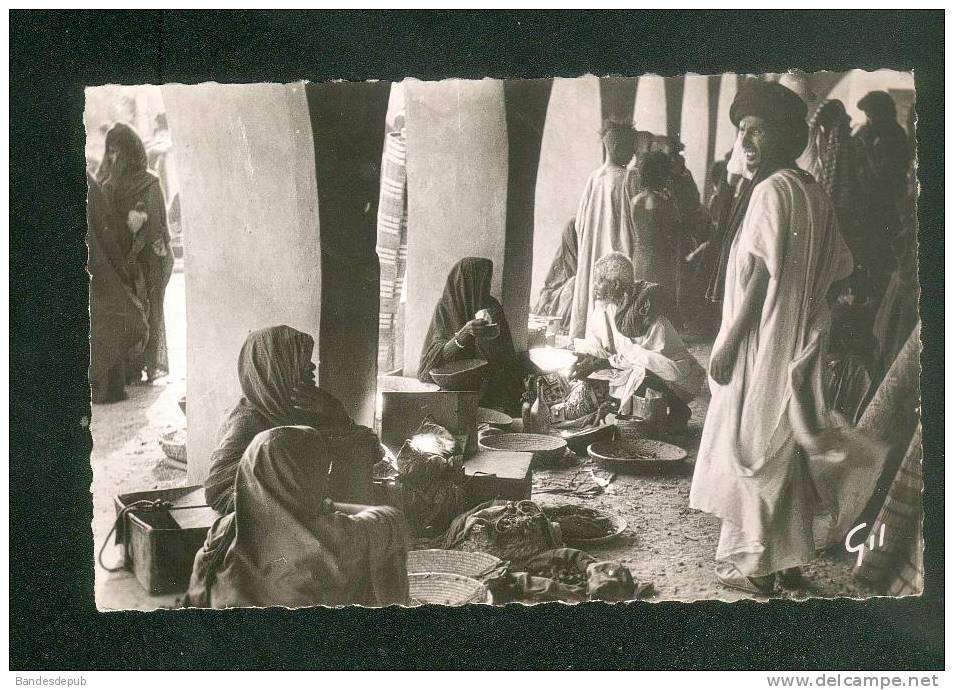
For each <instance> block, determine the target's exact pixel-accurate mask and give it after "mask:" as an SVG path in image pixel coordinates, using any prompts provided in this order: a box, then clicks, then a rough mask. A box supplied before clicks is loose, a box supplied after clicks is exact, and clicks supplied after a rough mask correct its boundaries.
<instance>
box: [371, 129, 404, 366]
mask: <svg viewBox="0 0 954 690" xmlns="http://www.w3.org/2000/svg"><path fill="white" fill-rule="evenodd" d="M406 157H407V143H406V140H405V137H404V130H401V131H399V132H390V133H388V135H387V137H386V138H385V141H384V156H383V160H382V163H381V196H380V200H379V203H378V239H377V247H376V249H377V253H378V261H379V262H380V266H381V283H380V292H381V309H380V316H379V322H378V371H381V372H388V371H392V370H394V369H398V368H401V367H403V365H404V323H403V322H404V308H403V305H402V296H403V292H404V279H405V276H406V272H407V169H406V167H405V160H406Z"/></svg>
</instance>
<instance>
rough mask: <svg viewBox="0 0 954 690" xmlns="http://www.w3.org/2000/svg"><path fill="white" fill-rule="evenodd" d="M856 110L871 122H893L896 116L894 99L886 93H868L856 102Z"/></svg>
mask: <svg viewBox="0 0 954 690" xmlns="http://www.w3.org/2000/svg"><path fill="white" fill-rule="evenodd" d="M858 109H859V110H861V111H862V112H863V113H864V114H865V115H867V116H868V119H870V120H871V121H873V122H877V121H882V120H894V119H896V118H897V116H898V110H897V106H895V104H894V99H893V98H891V94H889V93H888V92H887V91H869V92H868V93H866V94H865V95H864V97H863V98H862V99H861V100H860V101H858Z"/></svg>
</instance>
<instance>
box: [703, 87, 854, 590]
mask: <svg viewBox="0 0 954 690" xmlns="http://www.w3.org/2000/svg"><path fill="white" fill-rule="evenodd" d="M805 115H806V107H805V103H804V102H803V101H802V100H801V98H799V97H798V96H797V95H796V94H795V93H794V92H792V91H790V90H788V89H787V88H785V87H784V86H782V85H781V84H778V83H774V82H761V81H754V80H753V81H752V82H749V83H748V84H747V85H745V86H743V88H742V89H740V90H739V93H738V94H737V96H736V98H735V101H734V102H733V104H732V108H731V111H730V117H731V120H732V123H733V124H734V125H736V126H737V127H738V128H739V134H740V136H741V137H742V147H743V149H744V154H745V163H746V165H747V166H748V168H749V170H750V171H757V174H756V176H755V177H756V179H757V180H760V181H759V182H758V184H757V185H755V187H754V188H753V190H752V197H751V201H750V202H749V205H748V209H747V210H746V212H745V217H744V219H743V221H742V225H741V227H740V229H739V232H738V234H737V235H736V237H735V239H734V241H733V244H732V247H731V251H730V256H729V260H728V266H727V270H726V279H725V281H726V282H725V296H724V300H723V310H722V326H721V329H720V331H719V335H718V336H717V337H716V340H715V343H714V345H713V348H712V358H711V361H710V368H709V376H710V381H709V383H710V388H711V389H712V401H711V403H710V405H709V411H708V416H707V418H706V422H705V427H704V429H703V433H702V442H701V446H700V448H699V453H698V459H697V461H696V467H695V473H694V475H693V479H692V489H691V491H690V494H689V504H690V506H691V507H692V508H696V509H698V510H703V511H705V512H707V513H711V514H713V515H715V516H717V517H719V518H721V519H722V532H721V535H720V539H719V545H718V547H717V550H716V560H717V561H719V564H718V565H717V567H716V574H717V576H718V577H719V579H720V581H721V582H722V583H723V584H725V585H727V586H730V587H735V588H739V589H744V590H747V591H750V592H755V593H770V592H772V591H774V588H775V586H776V583H778V584H780V585H781V586H783V587H796V586H798V584H799V580H800V578H801V573H800V571H799V570H798V568H799V566H802V565H804V564H806V563H808V562H809V561H811V560H812V559H813V557H814V553H815V542H814V536H813V522H814V518H815V517H816V516H817V515H820V514H824V513H832V512H834V511H837V506H832V505H825V501H823V500H822V499H821V498H820V496H821V495H822V494H823V493H827V494H829V495H830V493H831V492H821V493H820V492H819V491H818V490H817V489H816V482H815V481H814V480H813V470H812V465H813V464H814V462H815V461H814V460H813V458H816V457H817V456H819V455H820V454H821V453H822V451H823V450H824V449H822V448H819V447H814V446H815V444H816V439H819V438H823V437H824V435H823V434H821V432H822V431H823V428H824V427H825V426H826V425H827V423H828V419H829V415H828V411H827V408H826V406H825V401H824V396H823V392H822V391H823V389H822V385H821V375H822V359H823V357H824V354H825V353H824V349H825V344H826V341H827V337H828V332H829V328H830V312H829V304H828V297H829V291H830V289H831V287H832V285H833V283H835V282H837V281H840V280H842V279H844V278H847V277H848V276H849V275H850V274H851V271H852V264H853V262H852V257H851V253H850V252H849V250H848V248H847V246H846V245H845V243H844V241H843V240H842V237H841V234H840V233H839V231H838V228H837V225H836V221H835V214H834V210H833V207H832V204H831V201H830V200H829V198H828V196H827V194H826V193H825V192H824V190H823V189H822V187H821V186H820V185H819V184H818V183H817V182H815V181H814V180H813V179H812V177H811V176H810V175H808V174H807V173H805V172H803V171H802V170H799V169H798V167H797V166H796V164H795V159H796V158H797V157H798V156H799V155H800V154H801V153H802V151H803V150H804V148H805V145H806V142H807V134H808V128H807V125H806V122H805Z"/></svg>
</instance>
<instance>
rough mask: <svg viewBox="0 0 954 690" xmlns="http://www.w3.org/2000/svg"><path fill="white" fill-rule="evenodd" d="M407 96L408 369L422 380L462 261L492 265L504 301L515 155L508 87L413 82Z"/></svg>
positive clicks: (498, 83)
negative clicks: (436, 315) (510, 147)
mask: <svg viewBox="0 0 954 690" xmlns="http://www.w3.org/2000/svg"><path fill="white" fill-rule="evenodd" d="M404 89H405V103H406V108H407V121H406V128H407V177H408V230H407V236H408V250H407V255H408V259H407V305H406V311H405V318H406V320H405V357H404V367H405V373H406V374H407V375H409V376H414V375H416V374H417V365H418V362H419V360H420V353H421V346H422V344H423V340H424V336H425V334H426V333H427V328H428V325H429V324H430V321H431V315H432V314H433V311H434V305H435V304H436V303H437V300H438V299H439V298H440V296H441V293H442V292H443V289H444V283H445V281H446V280H447V274H448V272H449V271H450V269H451V267H452V266H453V265H454V264H455V263H456V262H457V261H458V260H459V259H461V258H463V257H465V256H482V257H485V258H488V259H490V260H492V261H493V262H494V281H493V287H492V291H493V293H494V295H496V296H497V297H498V298H499V296H500V286H501V276H502V275H503V270H502V269H503V261H504V240H505V235H506V216H507V177H508V172H507V155H508V152H507V126H506V116H505V111H504V91H503V82H502V81H498V80H490V79H485V80H482V81H466V80H445V81H432V82H424V81H415V80H407V81H405V82H404ZM524 313H525V312H524Z"/></svg>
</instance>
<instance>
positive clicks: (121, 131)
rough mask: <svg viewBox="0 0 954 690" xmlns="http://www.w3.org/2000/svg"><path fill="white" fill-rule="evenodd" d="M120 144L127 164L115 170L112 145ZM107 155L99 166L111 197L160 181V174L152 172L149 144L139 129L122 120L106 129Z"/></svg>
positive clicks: (118, 145) (105, 188)
mask: <svg viewBox="0 0 954 690" xmlns="http://www.w3.org/2000/svg"><path fill="white" fill-rule="evenodd" d="M111 147H112V148H116V149H118V150H119V155H120V156H121V157H122V159H123V162H124V165H123V166H122V168H121V169H119V170H113V169H112V165H111V164H110V162H109V155H108V152H109V149H110V148H111ZM105 150H106V155H104V156H103V162H102V164H101V165H100V167H99V171H98V173H97V178H98V179H99V181H100V183H101V184H102V185H103V191H104V192H106V195H107V197H109V198H110V200H111V201H113V202H115V201H118V200H119V199H122V198H124V197H127V196H129V195H131V194H138V193H139V192H141V191H142V190H144V189H146V188H147V187H148V186H149V185H151V184H153V183H156V182H158V178H156V176H155V175H153V174H152V173H150V172H149V158H148V156H147V155H146V147H145V146H143V143H142V139H140V138H139V135H138V134H136V131H135V130H134V129H133V128H132V127H130V126H129V125H124V124H122V123H121V122H120V123H117V124H115V125H113V126H112V127H111V128H110V130H109V131H108V132H107V133H106V145H105Z"/></svg>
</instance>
